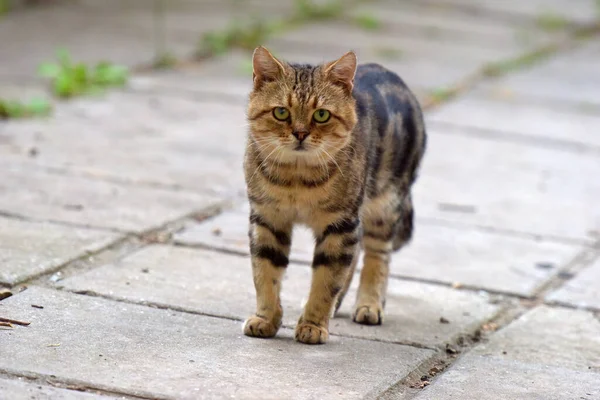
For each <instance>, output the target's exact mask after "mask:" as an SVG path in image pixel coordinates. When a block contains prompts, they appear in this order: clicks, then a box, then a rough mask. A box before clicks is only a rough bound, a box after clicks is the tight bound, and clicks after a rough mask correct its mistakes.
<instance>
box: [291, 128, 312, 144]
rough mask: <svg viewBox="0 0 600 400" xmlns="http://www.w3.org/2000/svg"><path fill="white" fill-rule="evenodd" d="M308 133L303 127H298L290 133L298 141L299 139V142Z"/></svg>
mask: <svg viewBox="0 0 600 400" xmlns="http://www.w3.org/2000/svg"><path fill="white" fill-rule="evenodd" d="M309 134H310V132H308V131H307V130H305V129H298V130H294V131H292V135H294V137H295V138H296V139H298V141H300V142H302V141H303V140H304V139H306V138H307V137H308V135H309Z"/></svg>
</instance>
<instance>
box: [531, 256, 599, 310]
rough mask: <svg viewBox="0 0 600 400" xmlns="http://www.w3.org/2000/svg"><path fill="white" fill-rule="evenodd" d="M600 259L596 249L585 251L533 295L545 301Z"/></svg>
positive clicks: (545, 282)
mask: <svg viewBox="0 0 600 400" xmlns="http://www.w3.org/2000/svg"><path fill="white" fill-rule="evenodd" d="M598 258H600V252H599V251H598V250H595V249H583V250H581V251H580V252H579V253H577V254H576V255H575V257H573V258H572V259H571V261H569V262H568V263H567V264H565V265H564V266H563V267H562V268H558V269H557V270H556V271H555V272H554V273H553V274H552V275H551V276H550V278H548V279H546V280H545V281H544V282H542V283H541V284H540V285H538V287H537V288H536V289H534V290H533V292H532V294H533V296H534V297H535V298H536V299H539V300H540V302H543V301H544V298H545V297H546V295H547V294H549V293H550V292H553V291H555V290H557V289H559V288H560V287H562V286H563V285H564V284H565V283H566V282H568V281H569V280H571V279H573V278H574V277H575V276H576V275H577V273H579V272H580V271H581V270H582V269H584V268H585V267H587V266H589V265H591V264H592V263H593V262H594V261H596V260H597V259H598Z"/></svg>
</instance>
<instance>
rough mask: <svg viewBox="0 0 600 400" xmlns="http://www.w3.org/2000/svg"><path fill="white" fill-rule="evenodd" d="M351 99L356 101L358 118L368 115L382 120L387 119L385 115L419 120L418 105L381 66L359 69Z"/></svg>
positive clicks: (403, 85)
mask: <svg viewBox="0 0 600 400" xmlns="http://www.w3.org/2000/svg"><path fill="white" fill-rule="evenodd" d="M353 95H354V97H355V99H356V101H357V108H358V110H357V111H358V114H359V118H360V117H370V115H369V114H370V112H372V113H374V114H375V116H376V117H378V118H381V119H383V120H386V119H387V118H385V115H384V113H385V114H387V115H392V114H396V113H401V114H402V115H404V116H406V117H409V116H411V117H412V118H413V119H418V118H422V112H421V108H420V106H419V102H418V101H417V99H416V97H415V95H414V94H413V93H412V91H411V90H410V89H409V88H408V86H407V85H406V83H404V81H403V80H402V78H400V76H398V75H397V74H396V73H395V72H393V71H390V70H388V69H387V68H385V67H384V66H382V65H380V64H375V63H369V64H361V65H359V66H358V68H357V69H356V76H355V79H354V90H353Z"/></svg>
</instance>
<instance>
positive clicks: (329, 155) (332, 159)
mask: <svg viewBox="0 0 600 400" xmlns="http://www.w3.org/2000/svg"><path fill="white" fill-rule="evenodd" d="M321 150H322V151H323V152H324V153H325V154H326V155H327V157H329V158H330V159H331V161H333V163H334V164H335V166H336V167H337V169H338V170H339V171H340V174H342V177H343V176H344V172H343V171H342V168H340V164H338V163H337V161H335V158H333V157H332V156H331V154H329V153H328V152H327V150H325V149H323V148H321Z"/></svg>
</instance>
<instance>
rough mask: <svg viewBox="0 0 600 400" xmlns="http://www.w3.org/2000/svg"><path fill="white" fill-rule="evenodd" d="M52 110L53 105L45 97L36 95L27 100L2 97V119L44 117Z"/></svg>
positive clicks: (0, 103) (0, 112)
mask: <svg viewBox="0 0 600 400" xmlns="http://www.w3.org/2000/svg"><path fill="white" fill-rule="evenodd" d="M51 111H52V106H51V105H50V103H49V102H48V100H46V99H43V98H37V97H36V98H33V99H31V100H29V101H27V102H22V101H18V100H5V99H1V98H0V119H16V118H28V117H43V116H46V115H49V114H50V112H51Z"/></svg>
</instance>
